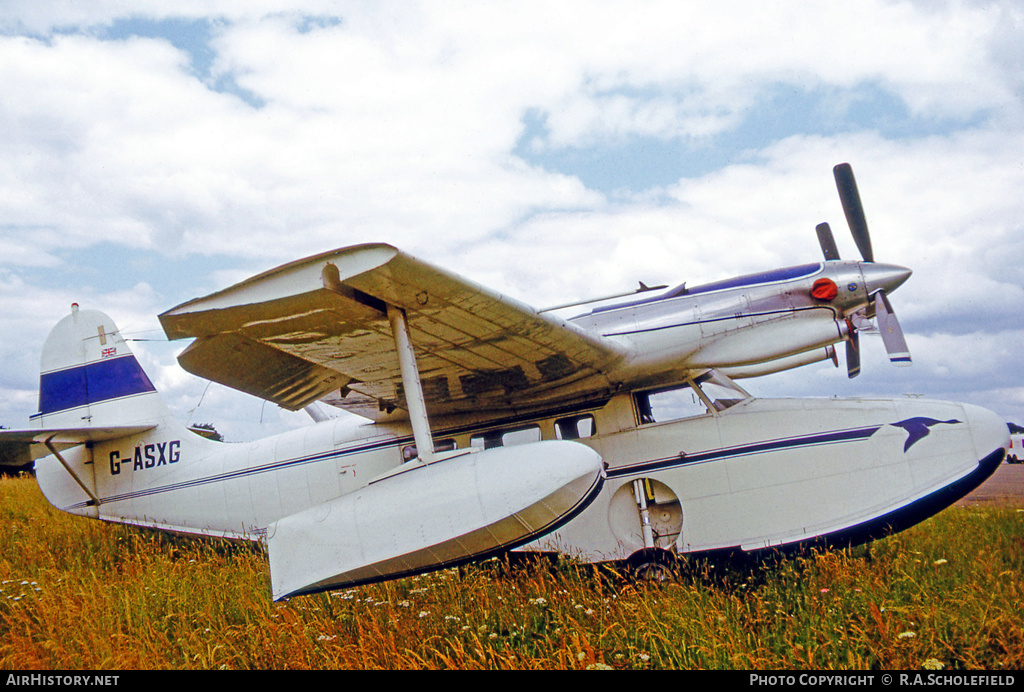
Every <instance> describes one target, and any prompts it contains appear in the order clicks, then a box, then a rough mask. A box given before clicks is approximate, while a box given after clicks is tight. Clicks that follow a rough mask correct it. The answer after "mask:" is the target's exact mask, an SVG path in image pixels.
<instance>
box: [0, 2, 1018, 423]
mask: <svg viewBox="0 0 1024 692" xmlns="http://www.w3.org/2000/svg"><path fill="white" fill-rule="evenodd" d="M283 6H287V8H288V9H287V10H282V9H281V7H283ZM0 85H2V87H3V98H2V99H0V305H2V310H0V425H4V426H7V427H24V426H25V425H27V418H28V416H29V415H31V414H32V413H34V412H35V411H36V405H37V393H36V390H37V387H38V369H39V351H40V348H41V345H42V342H43V339H44V338H45V336H46V334H47V332H48V331H49V329H50V328H51V327H52V325H53V324H54V323H55V322H56V321H57V320H59V319H60V318H61V317H63V316H64V315H65V314H67V313H68V310H69V307H70V304H71V303H72V302H78V303H80V304H81V305H82V307H83V308H95V309H100V310H103V311H105V312H107V313H109V314H110V315H111V316H112V317H113V318H114V319H115V321H116V322H117V323H118V326H119V327H120V328H121V329H122V331H123V332H124V333H125V335H126V336H128V337H129V338H135V339H139V341H137V342H136V343H135V344H134V348H135V350H136V353H137V354H138V355H139V356H140V359H141V360H142V362H143V364H144V366H145V367H146V368H147V370H148V371H149V373H150V376H151V378H152V379H153V380H154V383H155V384H156V385H157V387H158V388H159V389H160V390H161V391H162V392H163V393H164V394H165V396H166V397H167V399H168V403H169V404H170V405H171V406H172V408H173V409H174V411H175V412H176V413H177V414H178V416H179V417H180V418H182V419H183V420H187V421H190V422H193V423H195V422H209V423H213V424H214V425H216V426H217V427H218V428H220V429H221V430H222V432H224V433H225V435H226V436H227V437H228V438H229V439H234V440H238V439H250V438H251V437H255V436H258V435H260V434H264V433H270V432H276V431H278V430H280V429H282V428H285V427H291V426H296V425H303V424H306V422H307V420H308V419H307V417H306V416H305V415H304V414H301V413H300V414H286V413H284V412H282V411H280V410H279V409H277V408H276V407H273V406H272V405H269V404H268V405H263V403H262V402H260V401H259V400H256V399H251V398H249V397H245V396H242V395H239V394H236V393H233V392H231V391H230V390H227V389H225V388H224V387H222V386H220V385H208V383H206V382H205V381H201V380H197V379H196V378H193V377H191V376H189V375H187V374H186V373H184V372H182V371H181V370H180V369H179V368H178V367H177V366H176V362H175V354H176V353H177V352H179V351H180V350H181V348H183V347H184V345H185V344H183V343H167V342H166V341H163V340H162V339H163V333H162V331H161V330H160V327H159V323H158V322H157V319H156V315H157V314H159V313H160V312H163V311H164V310H167V309H168V308H170V307H173V306H174V305H177V304H178V303H181V302H183V301H185V300H188V299H191V298H193V297H197V296H200V295H205V294H207V293H209V292H211V291H214V290H217V289H219V288H223V287H225V286H227V285H229V284H230V283H233V282H234V281H237V280H240V279H242V278H244V277H246V276H249V275H251V274H254V273H256V272H259V271H263V270H265V269H268V268H270V267H273V266H276V265H278V264H282V263H284V262H286V261H290V260H293V259H297V258H299V257H303V256H306V255H309V254H313V253H316V252H320V251H324V250H328V249H332V248H337V247H342V246H345V245H350V244H354V243H361V242H368V241H386V242H390V243H394V244H396V245H398V246H399V247H401V248H403V249H404V250H406V251H408V252H410V253H412V254H414V255H416V256H419V257H421V258H423V259H426V260H428V261H431V262H434V263H436V264H439V265H442V266H445V267H447V268H449V269H451V270H454V271H456V272H458V273H460V274H462V275H464V276H466V277H469V278H471V279H474V280H476V281H478V282H481V283H484V284H486V285H488V286H491V287H492V288H494V289H496V290H499V291H501V292H503V293H506V294H509V295H511V296H513V297H515V298H517V299H519V300H522V301H524V302H527V303H530V304H533V305H536V306H538V307H542V306H548V305H552V304H558V303H562V302H567V301H569V300H571V299H574V298H586V297H592V296H596V295H602V294H608V293H610V292H614V291H619V290H630V289H631V288H632V287H634V286H636V282H637V281H644V282H645V283H648V284H651V283H667V284H678V283H682V282H683V281H686V282H688V283H690V284H691V285H694V284H697V283H702V282H705V281H711V280H716V279H721V278H725V277H728V276H732V275H736V274H742V273H747V272H752V271H759V270H764V269H770V268H774V267H777V266H781V265H787V264H801V263H805V262H809V261H817V260H819V259H820V257H821V251H820V249H819V248H818V244H817V240H816V238H815V234H814V227H815V225H816V224H818V223H819V222H821V221H828V222H830V223H831V225H832V227H833V229H834V231H835V232H836V235H837V241H838V243H839V248H840V251H841V253H842V254H843V256H844V257H847V258H855V257H856V249H855V247H854V245H853V242H852V240H851V239H850V237H849V235H848V233H847V231H846V225H845V221H844V217H843V214H842V210H841V207H840V205H839V200H838V196H837V194H836V191H835V184H834V181H833V178H832V171H831V169H832V166H833V165H834V164H836V163H839V162H842V161H849V162H850V163H851V164H852V165H853V167H854V171H855V172H856V175H857V180H858V183H859V186H860V192H861V196H862V198H863V200H864V205H865V209H866V212H867V216H868V221H869V225H870V228H871V231H872V239H873V243H874V249H875V256H876V259H878V260H879V261H884V262H891V263H896V264H902V265H905V266H908V267H910V268H912V269H913V270H914V276H913V277H912V278H911V280H910V281H909V282H908V283H907V284H906V285H904V286H903V287H902V288H900V289H899V291H897V292H896V293H895V294H894V295H893V296H892V302H893V304H894V307H895V309H896V312H897V314H898V315H899V317H900V320H901V323H902V324H903V327H904V331H905V332H906V333H907V340H908V342H909V345H910V349H911V352H912V354H913V357H914V365H913V366H912V367H910V368H899V369H897V368H894V367H892V366H891V365H890V364H889V363H888V361H887V359H886V357H885V354H884V349H883V347H882V344H881V341H880V339H877V338H874V339H872V338H870V337H865V338H864V339H863V341H864V343H865V348H864V350H865V351H866V353H865V354H864V372H863V374H862V375H861V377H859V378H857V379H855V380H852V381H851V380H848V379H847V377H846V374H845V368H840V369H836V368H834V367H832V365H831V364H830V363H828V364H822V365H817V366H810V367H806V368H802V369H800V370H796V371H791V372H789V373H783V374H778V375H774V376H771V377H767V378H761V379H758V380H748V381H746V382H744V385H745V386H746V387H747V388H748V389H750V390H751V391H752V392H753V393H754V394H757V395H761V396H833V395H839V396H867V395H873V394H884V395H903V394H911V395H921V396H927V397H933V398H943V399H954V400H961V401H970V402H973V403H980V404H983V405H986V406H988V407H989V408H992V409H994V410H996V411H998V412H999V413H1000V414H1002V415H1004V416H1005V417H1006V419H1007V420H1012V421H1016V422H1018V423H1024V366H1022V365H1021V354H1022V352H1024V320H1022V317H1024V266H1022V258H1024V194H1022V191H1024V9H1022V8H1021V5H1020V3H1019V2H1016V0H1004V1H1003V2H984V3H982V2H971V1H970V0H962V1H960V2H938V1H935V0H921V1H920V2H881V1H875V0H866V1H864V2H858V3H842V4H840V3H809V2H795V1H793V2H791V1H787V0H776V1H773V2H763V0H762V1H755V2H745V1H741V0H736V1H733V2H729V3H721V2H698V1H693V2H679V1H672V2H637V1H636V0H632V1H630V2H601V1H598V0H581V1H579V2H574V1H570V0H565V1H562V2H550V1H545V2H529V1H528V0H513V1H510V2H501V1H498V0H492V1H488V2H482V1H478V2H456V1H452V2H442V1H438V2H413V1H411V0H403V2H396V3H375V2H327V1H317V0H290V1H289V2H288V3H275V2H270V1H269V0H265V1H259V0H253V1H250V0H223V1H219V2H217V1H215V2H208V1H203V2H199V1H198V0H194V1H189V0H148V1H147V2H145V3H124V2H119V1H117V0H97V1H94V2H89V3H81V2H73V1H72V0H5V2H4V3H3V4H2V5H0Z"/></svg>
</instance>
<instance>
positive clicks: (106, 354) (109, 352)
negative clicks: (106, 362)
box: [100, 347, 117, 358]
mask: <svg viewBox="0 0 1024 692" xmlns="http://www.w3.org/2000/svg"><path fill="white" fill-rule="evenodd" d="M116 355H117V348H116V347H115V348H105V349H103V351H102V352H101V353H100V357H101V358H110V357H111V356H116Z"/></svg>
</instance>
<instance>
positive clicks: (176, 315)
mask: <svg viewBox="0 0 1024 692" xmlns="http://www.w3.org/2000/svg"><path fill="white" fill-rule="evenodd" d="M836 179H837V182H838V186H839V190H840V196H841V198H842V200H843V205H844V207H845V209H846V211H847V217H848V221H849V223H850V226H851V228H852V229H853V232H854V237H855V238H856V239H857V243H858V245H859V247H860V248H861V253H862V256H863V261H844V260H841V259H839V256H838V253H837V252H836V249H835V243H834V242H833V241H832V239H831V232H830V231H829V230H828V228H827V226H825V225H824V224H823V225H822V226H819V229H818V230H819V238H820V240H821V245H822V248H823V251H824V253H825V261H824V262H816V263H812V264H806V265H803V266H797V267H789V268H786V269H779V270H774V271H768V272H765V273H763V274H758V275H752V276H744V277H739V278H735V279H730V280H727V281H721V282H718V283H714V284H709V285H704V286H694V287H690V288H687V287H685V285H684V286H680V287H677V288H673V289H669V290H661V291H658V292H656V293H655V292H653V291H651V292H649V291H648V290H646V287H642V290H641V291H638V292H637V294H638V295H631V296H630V297H629V298H628V299H624V300H620V302H618V303H614V304H611V305H607V304H605V306H604V307H593V306H591V308H592V309H590V310H589V311H588V312H586V313H585V314H580V315H578V316H576V317H573V318H571V319H563V318H561V317H558V316H556V315H555V314H554V313H553V312H552V311H544V310H541V311H537V310H534V309H532V308H530V307H528V306H526V305H522V304H520V303H518V302H516V301H514V300H511V299H509V298H508V297H505V296H503V295H499V294H497V293H495V292H493V291H489V290H487V289H486V288H483V287H481V286H479V285H476V284H474V283H472V282H470V281H468V280H466V279H463V278H461V277H459V276H456V275H455V274H451V273H449V272H446V271H444V270H441V269H438V268H436V267H433V266H431V265H429V264H427V263H425V262H422V261H419V260H417V259H414V258H413V257H410V256H408V255H406V254H404V253H402V252H401V251H399V250H397V249H396V248H394V247H391V246H389V245H384V244H369V245H359V246H355V247H348V248H344V249H341V250H336V251H333V252H328V253H324V254H321V255H317V256H315V257H310V258H307V259H303V260H300V261H297V262H292V263H290V264H286V265H284V266H281V267H278V268H276V269H273V270H271V271H268V272H266V273H263V274H260V275H259V276H256V277H253V278H251V279H249V280H247V281H243V282H242V283H239V284H237V285H235V286H232V287H230V288H227V289H225V290H223V291H220V292H218V293H215V294H213V295H210V296H207V297H205V298H199V299H196V300H192V301H190V302H187V303H185V304H183V305H179V306H178V307H176V308H173V309H171V310H169V311H167V312H165V313H164V314H162V315H161V316H160V320H161V323H162V325H163V328H164V330H165V331H166V333H167V336H168V337H169V338H170V339H185V338H190V339H193V341H192V343H191V344H190V345H189V346H188V347H187V348H185V349H184V351H183V352H182V353H181V354H180V355H179V357H178V360H179V362H180V364H181V365H182V367H184V368H185V369H186V370H187V371H189V372H192V373H194V374H196V375H198V376H200V377H203V378H207V379H210V380H214V381H217V382H221V383H223V384H225V385H228V386H230V387H233V388H236V389H239V390H241V391H244V392H248V393H250V394H254V395H256V396H258V397H262V398H263V399H265V400H268V401H272V402H274V403H276V404H278V405H280V406H282V407H285V408H287V409H291V410H298V409H302V408H304V407H305V408H309V410H310V411H311V412H313V413H314V418H316V419H319V420H318V422H315V423H313V424H311V425H310V426H308V427H305V428H303V429H298V430H294V431H291V432H286V433H284V434H281V435H277V436H274V437H271V438H267V439H263V440H259V441H256V442H253V443H244V444H243V443H236V444H226V443H221V442H215V441H211V440H208V439H204V438H202V437H200V436H198V435H195V434H193V433H192V432H190V431H189V430H187V429H186V428H185V427H184V426H183V425H181V424H180V423H178V422H177V421H175V420H174V419H173V418H172V416H171V414H170V412H169V410H168V408H167V407H166V406H165V405H164V403H163V401H162V400H161V398H160V396H159V394H158V393H157V392H156V391H155V389H154V387H153V385H152V383H151V381H150V379H149V378H148V377H147V376H146V374H145V373H144V372H143V370H142V368H141V367H140V365H139V363H138V362H137V361H136V359H135V357H134V356H133V355H132V353H131V352H130V350H129V348H128V346H127V344H126V343H125V340H124V339H123V338H122V336H121V334H120V333H119V332H118V330H117V328H116V327H115V326H114V323H113V321H112V320H111V319H110V318H109V317H108V316H106V315H104V314H103V313H101V312H96V311H91V310H79V309H78V308H77V306H75V307H73V308H72V312H71V314H70V315H69V316H67V317H65V318H64V319H63V320H61V321H60V322H59V323H58V324H57V325H56V327H55V328H54V329H53V331H52V332H51V334H50V336H49V337H48V338H47V340H46V342H45V344H44V346H43V353H42V367H41V376H40V389H39V413H38V414H37V415H35V416H34V417H33V418H32V420H31V426H30V428H29V429H27V430H19V431H3V432H2V433H0V445H2V446H3V449H5V450H6V452H7V456H8V457H9V458H10V457H15V458H18V459H21V460H27V459H29V458H36V459H37V461H36V464H35V472H36V477H37V479H38V482H39V485H40V487H41V488H42V490H43V492H44V494H45V495H46V497H47V499H48V500H49V501H50V502H51V503H53V504H54V505H55V506H56V507H58V508H60V509H62V510H64V511H67V512H72V513H75V514H80V515H83V516H87V517H93V518H98V519H104V520H109V521H115V522H124V523H128V524H137V525H142V526H150V527H157V528H161V529H168V530H173V531H183V532H190V533H196V534H205V535H213V536H223V537H229V538H236V539H249V540H259V541H264V542H265V544H266V546H267V552H268V556H269V562H270V573H271V587H272V595H273V597H274V598H275V599H280V598H284V597H289V596H292V595H296V594H301V593H309V592H315V591H320V590H327V589H332V588H339V587H345V586H350V585H354V584H360V583H365V582H371V581H377V580H383V579H389V578H393V577H398V576H402V575H411V574H416V573H420V572H426V571H430V570H433V569H438V568H442V567H446V566H451V565H455V564H460V563H465V562H468V561H471V560H475V559H480V558H484V557H487V556H491V555H495V554H498V553H500V552H502V551H506V550H509V549H513V548H517V549H521V550H535V551H561V552H562V553H566V554H569V555H572V556H573V557H575V558H577V559H579V560H582V561H585V562H600V561H613V560H628V561H630V562H631V563H633V564H634V565H635V566H637V567H639V568H641V569H656V568H657V566H658V565H660V564H663V563H664V562H665V561H666V560H668V559H671V558H674V557H676V556H683V555H709V554H718V553H727V552H753V551H761V550H765V549H778V548H783V549H785V548H790V547H793V546H802V545H834V544H849V543H857V542H862V541H865V540H869V539H871V538H873V537H876V536H879V535H883V534H885V533H888V532H891V531H894V530H899V529H902V528H905V527H906V526H909V525H911V524H913V523H916V522H918V521H920V520H922V519H924V518H926V517H928V516H930V515H932V514H934V513H935V512H937V511H939V510H940V509H942V508H944V507H946V506H948V505H950V504H951V503H953V502H954V501H956V500H957V499H958V498H960V497H962V496H963V495H965V494H966V493H967V492H969V491H970V490H971V489H973V488H974V487H976V486H977V485H978V484H980V483H981V482H982V481H983V480H984V479H985V478H987V477H988V476H989V475H990V474H991V473H992V472H993V471H994V470H995V468H996V467H997V465H998V464H999V463H1000V461H1001V460H1002V459H1003V456H1004V454H1005V451H1006V447H1007V445H1008V444H1009V431H1008V428H1007V426H1006V424H1005V423H1004V422H1003V421H1001V420H1000V419H999V418H998V417H997V416H996V415H995V414H993V413H991V412H989V411H987V410H985V409H982V408H978V407H975V406H970V405H966V404H959V403H950V402H940V401H924V400H919V399H910V398H897V399H835V398H833V399H783V400H770V399H759V398H754V397H752V396H750V395H749V394H748V393H747V392H745V391H744V390H743V389H742V388H740V387H739V386H738V385H736V384H735V380H736V379H740V378H743V377H752V376H759V375H765V374H768V373H773V372H777V371H781V370H785V369H788V368H793V367H797V366H801V365H805V364H808V363H813V362H816V361H820V360H824V359H828V358H831V359H833V360H836V354H835V351H834V344H837V343H838V342H840V341H843V342H845V343H846V344H847V347H848V348H847V351H848V355H847V365H848V368H849V372H850V375H851V376H853V375H855V374H856V373H857V371H858V369H859V365H858V363H859V358H858V356H857V354H858V350H857V349H858V337H857V334H858V331H859V330H860V329H862V328H864V327H865V326H866V325H869V324H870V320H871V319H875V320H876V321H877V323H878V325H879V330H880V331H881V333H882V337H883V341H884V343H885V345H886V348H887V349H888V351H889V354H890V357H891V359H892V360H893V361H894V362H897V363H908V362H909V359H910V357H909V353H908V351H907V347H906V342H905V340H904V339H903V336H902V333H901V330H900V328H899V323H898V322H897V321H896V318H895V316H894V314H893V312H892V308H891V305H890V302H889V299H888V295H889V294H890V293H891V292H892V291H893V290H895V289H896V288H897V287H898V286H899V285H900V284H902V283H903V282H904V281H905V280H906V279H907V277H908V276H909V275H910V271H909V270H907V269H904V268H902V267H899V266H895V265H888V264H881V263H876V262H874V258H873V257H872V255H871V248H870V242H869V240H868V235H867V227H866V224H865V223H864V218H863V212H862V211H861V207H860V202H859V198H858V195H857V193H856V187H855V185H854V183H853V178H852V174H851V173H850V170H849V166H847V165H845V164H844V165H841V166H837V167H836ZM662 288H664V287H662ZM621 298H622V297H621V296H620V299H621ZM318 402H326V403H327V404H331V405H333V406H337V407H340V408H342V409H345V410H347V411H351V412H355V413H357V414H360V415H362V416H364V417H366V418H368V419H370V420H371V421H372V423H370V424H368V425H367V426H363V427H362V428H360V429H358V430H353V429H352V426H351V425H350V424H349V423H348V422H347V421H341V420H337V419H332V418H329V417H325V416H322V415H320V414H317V411H318V410H319V411H321V413H322V410H321V409H315V408H312V407H314V406H315V405H317V404H318ZM684 403H685V405H687V406H689V405H695V406H696V407H697V409H696V410H682V409H681V408H679V406H680V405H682V404H684Z"/></svg>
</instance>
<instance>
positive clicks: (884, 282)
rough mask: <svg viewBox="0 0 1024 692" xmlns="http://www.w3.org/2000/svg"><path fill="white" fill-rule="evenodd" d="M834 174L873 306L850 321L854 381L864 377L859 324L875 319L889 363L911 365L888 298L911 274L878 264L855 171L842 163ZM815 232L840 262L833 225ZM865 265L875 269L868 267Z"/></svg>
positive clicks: (849, 363) (848, 356) (850, 369)
mask: <svg viewBox="0 0 1024 692" xmlns="http://www.w3.org/2000/svg"><path fill="white" fill-rule="evenodd" d="M832 173H833V175H834V176H835V179H836V189H837V190H838V191H839V200H840V202H841V203H842V205H843V212H844V214H845V215H846V223H847V224H848V225H849V227H850V233H851V234H852V235H853V240H854V242H855V243H856V244H857V249H858V250H859V251H860V254H861V257H862V258H863V259H864V264H862V265H861V270H862V272H863V274H864V279H865V281H866V283H867V287H868V294H869V295H870V296H871V304H870V305H868V306H867V307H866V308H862V309H861V310H859V311H858V312H857V313H855V314H854V315H852V316H851V317H852V318H854V319H848V320H847V325H848V330H847V332H848V337H847V340H846V366H847V374H848V375H849V376H850V377H856V376H857V375H858V374H860V339H859V335H858V332H859V329H858V327H857V325H856V324H855V322H863V321H865V320H866V319H868V318H870V317H872V316H874V317H875V318H876V321H877V325H878V330H879V332H880V333H881V335H882V343H884V344H885V350H886V351H887V352H888V354H889V360H890V361H892V362H893V363H894V364H896V365H910V350H909V349H908V348H907V341H906V339H905V338H904V336H903V330H902V328H901V327H900V323H899V320H897V319H896V313H894V312H893V309H892V304H891V303H890V302H889V298H888V296H887V295H886V294H887V293H888V292H891V291H893V290H895V289H896V287H898V286H899V285H900V284H902V283H903V282H904V281H906V280H907V278H908V277H909V276H910V270H909V269H906V268H904V267H900V266H897V265H887V264H875V255H874V251H873V250H872V248H871V236H870V234H869V233H868V222H867V218H866V217H865V215H864V206H863V204H862V203H861V201H860V193H859V192H858V190H857V181H856V179H855V178H854V177H853V168H852V167H851V166H850V164H848V163H841V164H839V165H838V166H836V167H835V168H833V169H832ZM815 230H816V231H817V233H818V243H819V244H820V245H821V251H822V253H823V254H824V255H825V260H826V261H833V260H838V259H839V251H838V249H837V248H836V242H835V238H834V237H833V235H832V229H831V228H830V227H829V225H828V224H827V223H821V224H818V226H817V228H816V229H815ZM865 264H869V265H871V266H870V267H868V266H865Z"/></svg>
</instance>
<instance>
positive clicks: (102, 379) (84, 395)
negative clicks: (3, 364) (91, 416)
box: [39, 355, 156, 414]
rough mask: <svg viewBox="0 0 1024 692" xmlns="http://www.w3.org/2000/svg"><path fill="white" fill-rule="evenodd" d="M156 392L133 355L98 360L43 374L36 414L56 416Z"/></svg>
mask: <svg viewBox="0 0 1024 692" xmlns="http://www.w3.org/2000/svg"><path fill="white" fill-rule="evenodd" d="M155 391H156V388H155V387H154V386H153V383H152V382H150V381H149V377H147V376H146V373H145V372H144V371H143V370H142V366H141V365H139V361H137V360H135V356H133V355H130V356H121V357H120V358H110V359H107V360H98V361H95V362H93V363H87V364H86V365H79V366H76V367H73V368H67V369H65V370H55V371H53V372H47V373H43V374H42V375H41V376H40V378H39V412H40V413H42V414H47V413H56V412H57V411H66V410H68V409H72V408H77V407H79V406H86V405H88V404H98V403H100V402H102V401H109V400H111V399H120V398H121V397H125V396H131V395H133V394H143V393H146V392H155Z"/></svg>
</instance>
